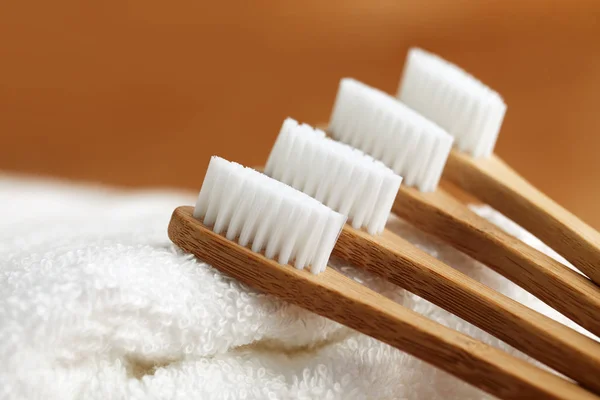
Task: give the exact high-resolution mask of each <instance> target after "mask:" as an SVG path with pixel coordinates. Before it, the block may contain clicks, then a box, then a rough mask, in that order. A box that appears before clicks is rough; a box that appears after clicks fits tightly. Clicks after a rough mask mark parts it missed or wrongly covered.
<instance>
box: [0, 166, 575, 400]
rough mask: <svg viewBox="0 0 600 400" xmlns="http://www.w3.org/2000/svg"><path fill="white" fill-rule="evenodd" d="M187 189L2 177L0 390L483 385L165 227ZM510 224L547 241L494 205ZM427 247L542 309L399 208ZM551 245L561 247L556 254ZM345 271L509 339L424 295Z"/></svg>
mask: <svg viewBox="0 0 600 400" xmlns="http://www.w3.org/2000/svg"><path fill="white" fill-rule="evenodd" d="M194 201H195V196H194V195H193V194H186V193H177V192H169V191H143V192H119V191H116V190H111V189H106V188H101V187H89V186H87V187H84V186H72V185H69V184H66V183H59V182H52V181H39V180H27V179H22V178H19V179H17V178H14V177H12V178H11V177H7V176H4V177H2V176H0V226H1V229H0V398H1V399H45V400H46V399H60V400H68V399H101V400H110V399H182V400H183V399H185V400H188V399H481V398H487V396H486V395H485V394H484V393H482V392H481V391H479V390H477V389H474V388H473V387H471V386H469V385H467V384H464V383H462V382H460V381H459V380H457V379H455V378H454V377H452V376H450V375H449V374H446V373H444V372H441V371H439V370H437V369H435V368H433V367H431V366H429V365H427V364H425V363H423V362H421V361H419V360H417V359H415V358H414V357H411V356H408V355H407V354H405V353H402V352H400V351H397V350H395V349H393V348H391V347H389V346H387V345H385V344H382V343H380V342H378V341H376V340H373V339H371V338H369V337H367V336H364V335H362V334H359V333H357V332H355V331H352V330H350V329H348V328H345V327H343V326H341V325H339V324H336V323H334V322H332V321H329V320H327V319H325V318H322V317H319V316H317V315H315V314H312V313H310V312H306V311H304V310H302V309H300V308H298V307H295V306H293V305H289V304H286V303H284V302H282V301H279V300H277V299H275V298H273V297H271V296H268V295H265V294H261V293H259V292H257V291H255V290H252V289H250V288H248V287H246V286H245V285H243V284H240V283H238V282H237V281H235V280H233V279H231V278H229V277H227V276H225V275H223V274H221V273H219V272H218V271H216V270H215V269H213V268H212V267H210V266H209V265H207V264H205V263H202V262H200V261H198V260H196V259H195V258H194V257H193V256H190V255H188V254H185V253H183V252H182V251H180V250H179V249H178V248H176V247H175V246H174V245H172V243H171V242H170V241H169V239H168V237H167V224H168V222H169V218H170V214H171V212H172V211H173V209H174V208H175V207H176V206H178V205H181V204H193V203H194ZM478 212H480V213H481V214H482V215H484V216H485V217H487V218H490V219H491V220H492V221H494V222H495V223H497V224H499V225H500V226H502V227H503V228H504V229H506V230H507V231H509V232H510V233H512V234H514V235H515V236H517V237H519V238H520V239H523V240H525V241H526V242H528V243H532V244H533V245H535V246H536V247H538V248H541V249H543V250H544V251H545V252H550V251H549V249H547V248H545V247H543V245H542V244H541V243H540V242H538V241H537V240H535V239H534V238H533V237H532V236H531V235H529V234H527V233H526V232H524V231H523V230H521V229H520V228H518V227H517V226H515V225H514V224H513V223H511V222H509V221H507V220H506V219H504V218H503V217H501V216H500V215H498V214H497V213H495V212H493V211H491V210H490V209H488V208H480V209H478ZM389 226H390V227H391V228H392V229H393V230H395V231H397V232H398V233H400V234H401V235H402V236H403V237H405V238H407V239H408V240H410V241H412V242H413V243H415V244H416V245H417V246H419V247H420V248H422V249H424V250H425V251H427V252H428V253H431V254H433V255H434V256H436V257H438V258H439V259H441V260H443V261H444V262H446V263H448V264H450V265H452V266H454V267H455V268H457V269H459V270H460V271H462V272H464V273H466V274H468V275H470V276H472V277H474V278H476V279H478V280H479V281H481V282H484V283H485V284H487V285H489V286H491V287H493V288H495V289H497V290H499V291H501V292H503V293H505V294H507V295H509V296H511V297H513V298H515V299H517V300H519V301H521V302H522V303H525V304H527V305H529V306H531V307H533V308H535V309H537V310H540V311H542V312H543V313H545V314H548V315H550V316H552V317H553V318H556V319H559V320H560V321H562V322H566V323H569V322H568V321H567V320H566V319H565V318H564V317H562V316H561V315H559V314H558V313H556V312H555V311H554V310H552V309H550V308H549V307H547V306H546V305H545V304H543V303H541V302H540V301H538V300H537V299H535V298H534V297H533V296H531V295H529V294H527V293H526V292H524V291H523V290H521V289H519V288H517V287H516V286H515V285H513V284H511V283H509V282H508V281H507V280H505V279H504V278H502V277H500V276H498V275H497V274H495V273H493V272H491V271H490V270H489V269H487V268H485V267H483V266H482V265H480V264H478V263H476V262H474V261H472V260H470V259H469V258H468V257H466V256H464V255H462V254H460V253H458V252H456V251H454V250H453V249H451V248H449V247H448V246H446V245H443V244H442V243H440V242H438V241H437V240H435V239H433V238H432V237H430V236H427V235H425V234H423V233H421V232H419V231H418V230H416V229H414V228H412V227H410V226H409V225H407V224H405V223H403V222H402V221H400V220H398V219H392V220H391V221H390V224H389ZM554 256H556V255H554ZM336 265H337V267H338V268H339V269H341V270H342V271H343V272H345V273H347V274H349V275H351V276H353V277H355V279H357V280H359V281H360V282H362V283H364V284H365V285H368V286H370V287H371V288H373V289H375V290H377V291H379V292H381V293H383V294H384V295H386V296H389V297H390V298H392V299H394V300H396V301H398V302H400V303H402V304H403V305H405V306H407V307H409V308H411V309H413V310H416V311H417V312H419V313H422V314H424V315H426V316H428V317H429V318H431V319H433V320H435V321H437V322H439V323H441V324H444V325H447V326H449V327H452V328H454V329H458V330H460V331H462V332H464V333H467V334H469V335H471V336H474V337H477V338H479V339H481V340H483V341H485V342H487V343H490V344H492V345H494V346H498V347H500V348H502V349H505V350H507V351H509V352H511V353H513V354H516V351H514V350H513V349H511V348H510V347H509V346H507V345H506V344H504V343H502V342H500V341H499V340H497V339H495V338H493V337H491V336H490V335H487V334H485V333H483V332H482V331H480V330H479V329H477V328H475V327H473V326H471V325H469V324H468V323H466V322H464V321H462V320H460V319H459V318H456V317H454V316H452V315H450V314H448V313H447V312H445V311H443V310H441V309H440V308H438V307H436V306H433V305H432V304H430V303H429V302H427V301H424V300H423V299H421V298H419V297H417V296H414V295H412V294H409V293H406V292H405V291H403V290H401V289H399V288H398V287H395V286H393V285H391V284H389V283H386V282H384V281H382V280H380V279H378V278H376V277H374V276H371V275H369V274H366V273H363V272H362V271H361V270H360V269H355V268H353V267H350V266H345V265H343V264H339V263H337V264H336Z"/></svg>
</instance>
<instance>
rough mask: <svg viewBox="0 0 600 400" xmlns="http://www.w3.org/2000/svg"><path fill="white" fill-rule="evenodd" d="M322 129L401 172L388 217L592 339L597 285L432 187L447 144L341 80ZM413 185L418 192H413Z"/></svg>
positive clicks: (599, 310) (369, 91) (402, 109)
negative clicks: (449, 248) (464, 257)
mask: <svg viewBox="0 0 600 400" xmlns="http://www.w3.org/2000/svg"><path fill="white" fill-rule="evenodd" d="M328 132H329V133H330V134H331V135H332V136H333V137H334V138H335V139H337V140H339V141H342V142H345V143H348V144H350V145H352V146H354V147H357V148H360V149H362V150H364V151H365V152H366V153H369V154H371V155H373V156H374V157H375V158H377V159H380V160H381V161H383V162H384V163H385V164H387V165H388V166H390V167H391V168H392V169H393V170H394V171H395V172H396V173H398V174H400V175H405V176H406V179H405V182H406V183H407V185H408V186H415V187H414V188H413V187H406V186H403V187H402V188H401V189H400V191H399V192H398V196H397V198H396V201H395V204H394V206H393V212H394V213H395V214H397V215H398V216H400V217H402V218H404V219H405V220H407V221H409V222H411V223H412V224H413V225H415V226H417V227H418V228H420V229H422V230H424V231H426V232H428V233H431V234H433V235H435V236H438V237H439V238H441V239H442V240H444V241H447V242H448V243H450V244H451V245H453V246H454V247H456V248H457V249H459V250H461V251H463V252H465V253H466V254H468V255H470V256H471V257H473V258H475V259H476V260H478V261H480V262H482V263H484V264H486V265H487V266H489V267H491V268H492V269H494V270H495V271H496V272H498V273H500V274H502V275H504V276H505V277H506V278H508V279H510V280H511V281H513V282H515V283H516V284H518V285H519V286H521V287H523V288H524V289H525V290H527V291H529V292H531V293H532V294H534V295H535V296H537V297H538V298H540V299H541V300H543V301H544V302H546V303H547V304H549V305H550V306H552V307H554V308H555V309H557V310H558V311H560V312H561V313H563V314H564V315H566V316H567V317H569V318H571V319H572V320H574V321H575V322H577V323H578V324H580V325H581V326H583V327H584V328H586V329H587V330H589V331H590V332H592V333H594V334H596V335H600V288H598V286H596V285H595V284H594V283H593V282H591V281H590V280H589V279H587V278H586V277H584V276H582V275H581V274H579V273H577V272H575V271H573V270H571V269H569V268H568V267H566V266H564V265H563V264H561V263H559V262H557V261H556V260H554V259H552V258H551V257H549V256H547V255H545V254H543V253H542V252H540V251H537V250H535V249H533V248H532V247H530V246H528V245H526V244H525V243H523V242H521V241H519V240H517V239H516V238H514V237H512V236H510V235H509V234H507V233H506V232H504V231H502V230H501V229H500V228H498V227H496V226H495V225H494V224H492V223H491V222H489V221H487V220H485V219H484V218H482V217H479V216H478V215H476V214H475V213H474V212H472V211H471V210H469V208H468V207H466V206H465V205H464V204H462V203H460V202H459V201H457V200H455V199H454V198H453V197H452V196H450V195H449V194H447V193H446V192H445V191H444V190H442V189H437V190H435V189H436V185H437V183H438V181H439V177H440V175H441V173H442V170H443V168H444V162H445V161H446V157H447V156H448V151H449V148H450V146H451V140H450V141H449V140H446V139H443V140H442V139H440V140H438V141H437V142H436V141H435V138H443V137H444V136H445V137H449V134H448V133H446V132H444V131H443V130H442V128H440V127H439V126H437V125H435V124H434V123H433V122H431V121H428V120H427V119H425V118H424V117H423V116H421V115H419V114H417V113H416V112H415V111H413V110H412V109H410V108H408V107H406V106H405V105H403V104H402V103H400V102H398V101H397V100H396V99H394V98H393V97H391V96H389V95H387V94H385V93H383V92H381V91H379V90H377V89H374V88H371V87H369V86H367V85H365V84H363V83H360V82H358V81H356V80H353V79H342V81H341V82H340V88H339V91H338V95H337V98H336V102H335V105H334V108H333V113H332V117H331V121H330V125H329V127H328ZM417 188H418V189H419V190H417Z"/></svg>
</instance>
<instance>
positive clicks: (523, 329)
mask: <svg viewBox="0 0 600 400" xmlns="http://www.w3.org/2000/svg"><path fill="white" fill-rule="evenodd" d="M444 229H445V227H444ZM333 254H334V255H335V256H337V257H340V258H341V259H343V260H347V261H349V262H351V263H352V264H354V265H356V266H358V267H360V268H364V269H366V270H368V271H371V272H373V273H375V274H377V275H380V276H382V277H384V278H385V279H386V280H388V281H390V282H392V283H394V284H396V285H398V286H400V287H403V288H405V289H407V290H408V291H410V292H412V293H415V294H417V295H419V296H421V297H423V298H424V299H426V300H429V301H430V302H432V303H434V304H436V305H438V306H439V307H442V308H444V309H445V310H447V311H449V312H451V313H452V314H455V315H457V316H459V317H461V318H462V319H464V320H465V321H468V322H470V323H472V324H473V325H475V326H478V327H479V328H481V329H483V330H485V331H487V332H489V333H491V334H492V335H494V336H496V337H497V338H499V339H501V340H503V341H505V342H506V343H508V344H510V345H512V346H514V347H515V348H517V349H519V350H521V351H522V352H524V353H526V354H529V355H530V356H532V357H533V358H535V359H537V360H539V361H541V362H543V363H544V364H546V365H548V366H550V367H552V368H554V369H555V370H557V371H559V372H561V373H563V374H565V375H566V376H569V377H571V378H573V379H574V380H576V381H578V382H580V383H582V384H584V385H585V386H587V387H589V388H592V389H594V390H595V391H596V392H597V393H600V381H599V380H598V376H600V343H598V342H596V341H594V340H592V339H590V338H588V337H586V336H584V335H581V334H579V333H577V332H576V331H574V330H572V329H570V328H568V327H566V326H564V325H562V324H560V323H558V322H556V321H554V320H552V319H550V318H548V317H546V316H544V315H542V314H540V313H538V312H536V311H533V310H532V309H530V308H528V307H526V306H524V305H522V304H520V303H518V302H516V301H514V300H512V299H510V298H508V297H506V296H504V295H502V294H500V293H498V292H496V291H495V290H492V289H490V288H489V287H488V286H485V285H483V284H481V283H479V282H477V281H476V280H474V279H472V278H470V277H468V276H467V275H465V274H463V273H461V272H459V271H457V270H456V269H454V268H452V267H450V266H448V265H446V264H444V263H443V262H441V261H439V260H438V259H436V258H435V257H433V256H430V255H429V254H427V253H425V252H424V251H422V250H420V249H419V248H417V247H416V246H414V245H412V244H411V243H409V242H407V241H405V240H404V239H402V238H400V237H399V236H398V235H396V234H394V233H392V232H390V231H387V230H386V231H385V232H384V233H383V234H382V235H381V236H372V235H369V234H368V233H367V232H364V231H362V230H357V229H354V228H352V227H351V226H350V225H348V224H346V226H344V229H343V230H342V232H341V234H340V236H339V238H338V241H337V243H336V245H335V248H334V250H333Z"/></svg>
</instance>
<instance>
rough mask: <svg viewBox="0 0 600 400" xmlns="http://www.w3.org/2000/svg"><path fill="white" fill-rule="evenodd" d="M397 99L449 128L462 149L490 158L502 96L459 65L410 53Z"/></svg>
mask: <svg viewBox="0 0 600 400" xmlns="http://www.w3.org/2000/svg"><path fill="white" fill-rule="evenodd" d="M398 98H399V99H400V100H401V101H402V102H403V103H405V104H406V105H408V106H409V107H411V108H413V109H414V110H416V111H418V112H419V113H421V114H422V115H424V116H425V117H427V118H429V119H430V120H432V121H434V122H435V123H437V124H438V125H439V126H441V127H442V128H444V129H446V131H448V133H450V134H451V135H452V136H454V138H455V143H456V146H457V147H458V149H459V150H461V151H465V152H467V153H469V154H471V155H472V156H473V157H487V156H489V155H490V154H492V152H493V151H494V146H495V144H496V140H497V138H498V133H499V132H500V127H501V126H502V121H503V119H504V114H505V113H506V104H505V103H504V100H502V97H501V96H500V95H499V94H498V93H497V92H495V91H494V90H492V89H490V88H489V87H488V86H486V85H484V84H483V83H482V82H480V81H479V80H477V79H476V78H475V77H473V76H472V75H470V74H468V73H467V72H466V71H464V70H462V69H461V68H459V67H458V66H456V65H454V64H452V63H450V62H448V61H446V60H444V59H442V58H441V57H439V56H437V55H435V54H432V53H429V52H427V51H424V50H421V49H417V48H414V49H411V50H410V51H409V52H408V57H407V61H406V65H405V67H404V74H403V78H402V81H401V83H400V88H399V90H398Z"/></svg>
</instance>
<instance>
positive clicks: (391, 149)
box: [328, 78, 453, 192]
mask: <svg viewBox="0 0 600 400" xmlns="http://www.w3.org/2000/svg"><path fill="white" fill-rule="evenodd" d="M328 131H329V132H330V133H331V135H332V137H333V138H335V139H336V140H339V141H341V142H344V143H347V144H349V145H351V146H353V147H356V148H358V149H360V150H362V151H364V152H365V153H367V154H369V155H371V156H372V157H374V158H376V159H378V160H380V161H381V162H383V163H384V164H385V165H387V166H388V167H389V168H391V169H392V170H393V171H394V172H395V173H396V174H398V175H401V176H403V177H404V183H405V184H406V185H408V186H416V187H417V188H418V189H419V190H421V191H423V192H430V191H433V190H435V189H436V187H437V185H438V183H439V180H440V177H441V175H442V171H443V169H444V165H445V163H446V159H447V158H448V154H449V153H450V149H451V147H452V141H453V138H452V136H450V135H449V134H448V133H447V132H446V131H444V130H443V129H442V128H440V127H439V126H438V125H436V124H435V123H433V122H431V121H429V120H428V119H427V118H425V117H423V116H421V115H419V114H418V113H417V112H416V111H414V110H412V109H410V108H409V107H407V106H406V105H404V104H402V103H400V102H399V101H398V100H397V99H395V98H394V97H392V96H390V95H388V94H386V93H384V92H382V91H380V90H377V89H375V88H372V87H370V86H368V85H365V84H364V83H361V82H359V81H357V80H355V79H351V78H345V79H342V80H341V82H340V86H339V90H338V93H337V97H336V101H335V105H334V108H333V113H332V116H331V120H330V123H329V128H328Z"/></svg>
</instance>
